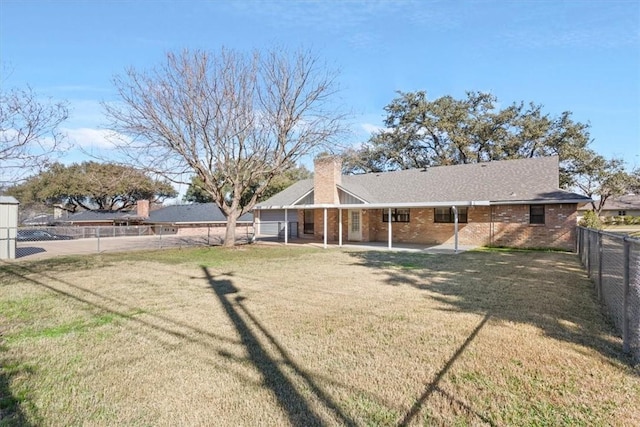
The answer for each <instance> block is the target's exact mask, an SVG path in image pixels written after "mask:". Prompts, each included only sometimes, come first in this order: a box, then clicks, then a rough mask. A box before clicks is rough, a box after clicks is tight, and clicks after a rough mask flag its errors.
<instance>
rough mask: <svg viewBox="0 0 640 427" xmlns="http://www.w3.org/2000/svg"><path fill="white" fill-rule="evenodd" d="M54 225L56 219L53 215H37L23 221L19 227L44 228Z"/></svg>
mask: <svg viewBox="0 0 640 427" xmlns="http://www.w3.org/2000/svg"><path fill="white" fill-rule="evenodd" d="M55 223H56V218H55V217H54V216H53V215H50V214H39V215H34V216H32V217H29V218H27V219H25V220H23V221H22V223H21V225H22V226H24V227H46V226H49V225H54V224H55Z"/></svg>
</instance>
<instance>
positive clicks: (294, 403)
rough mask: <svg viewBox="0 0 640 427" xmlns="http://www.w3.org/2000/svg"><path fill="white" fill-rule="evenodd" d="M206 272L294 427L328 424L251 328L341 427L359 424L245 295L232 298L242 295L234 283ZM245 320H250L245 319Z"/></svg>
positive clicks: (205, 269)
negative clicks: (252, 309) (295, 357)
mask: <svg viewBox="0 0 640 427" xmlns="http://www.w3.org/2000/svg"><path fill="white" fill-rule="evenodd" d="M203 271H204V273H205V275H206V277H207V280H208V282H209V285H210V286H211V288H212V289H213V291H214V292H215V294H216V296H217V297H218V299H219V300H220V304H221V305H222V307H223V308H224V310H225V312H226V314H227V316H228V317H229V320H231V322H232V323H233V325H234V327H235V328H236V330H237V332H238V334H239V336H240V341H241V342H242V344H243V346H244V347H245V349H246V351H247V354H248V356H249V359H250V361H251V362H252V363H253V365H254V366H255V367H256V369H258V371H260V374H261V375H262V378H263V381H264V384H265V385H266V386H267V387H268V388H269V390H270V391H271V392H272V393H273V395H274V396H275V397H276V399H277V400H278V404H279V405H280V407H281V408H282V409H283V410H284V411H285V412H286V414H287V416H288V418H289V422H291V424H292V425H294V426H322V425H325V424H326V423H325V422H324V421H323V419H322V418H321V417H320V416H319V415H318V414H316V412H315V411H314V410H313V409H312V408H311V406H310V402H309V401H308V400H307V399H306V398H305V397H304V396H303V395H302V394H301V393H300V392H299V391H298V389H297V388H296V386H295V384H294V383H293V381H292V380H291V379H289V377H288V376H287V375H286V373H285V372H284V371H283V370H282V368H281V367H280V365H279V363H278V362H276V361H275V360H274V358H273V357H271V356H270V355H269V352H268V351H267V350H266V349H265V348H264V347H263V345H262V344H261V343H260V340H259V338H258V334H256V333H255V332H254V331H253V330H252V327H251V326H253V327H255V328H257V329H258V331H259V333H260V334H261V335H262V336H263V337H265V338H266V339H267V340H268V342H269V343H270V345H271V346H273V347H274V348H275V349H276V351H277V354H278V356H279V358H281V359H282V360H284V364H285V365H287V366H288V367H289V368H291V369H293V372H294V373H295V375H296V376H297V377H298V378H299V379H301V380H302V381H303V382H304V383H305V384H306V385H307V387H309V389H310V390H311V391H312V392H313V394H314V396H315V397H316V398H317V400H318V401H319V402H320V403H321V404H323V405H324V406H325V407H326V408H328V409H329V410H330V411H331V412H332V413H333V415H334V416H335V417H336V418H337V419H338V420H339V422H340V424H341V425H347V426H355V425H356V424H355V422H354V421H353V420H351V419H349V418H348V417H347V416H346V415H345V414H344V413H343V412H342V410H341V409H340V408H339V407H338V405H337V404H336V403H335V402H333V400H332V399H331V398H330V397H329V396H328V395H327V394H326V393H325V392H324V391H323V390H322V389H321V388H320V387H319V386H318V385H317V384H316V383H315V382H314V381H313V380H312V378H311V376H310V375H309V374H308V373H307V372H305V371H304V370H302V369H301V368H300V367H299V366H298V365H297V364H296V363H295V362H294V361H293V359H292V358H291V357H290V355H289V354H288V352H287V351H286V350H285V348H284V347H283V346H282V345H281V344H280V343H279V342H278V341H277V340H276V339H275V337H274V336H273V335H272V334H271V333H270V332H269V331H268V330H267V329H266V328H265V327H264V326H263V325H262V324H261V323H260V322H259V320H258V319H257V318H256V317H255V316H254V315H253V314H252V313H251V312H250V311H249V310H248V308H247V307H246V306H245V304H244V301H245V298H244V297H242V296H235V297H233V298H232V296H233V295H234V294H237V293H238V289H237V288H236V287H235V286H234V285H233V283H232V282H231V280H229V279H228V278H220V277H218V278H216V277H214V276H213V275H212V274H211V272H210V271H209V269H207V268H206V267H203ZM226 276H229V275H226ZM245 318H246V319H248V320H245Z"/></svg>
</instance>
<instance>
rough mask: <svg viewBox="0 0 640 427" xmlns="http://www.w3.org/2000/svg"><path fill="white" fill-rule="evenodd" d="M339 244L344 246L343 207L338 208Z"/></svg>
mask: <svg viewBox="0 0 640 427" xmlns="http://www.w3.org/2000/svg"><path fill="white" fill-rule="evenodd" d="M338 246H340V247H342V209H341V208H338Z"/></svg>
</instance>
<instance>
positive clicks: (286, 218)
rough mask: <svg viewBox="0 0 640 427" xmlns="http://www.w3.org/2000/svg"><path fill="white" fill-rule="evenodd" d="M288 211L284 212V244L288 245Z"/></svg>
mask: <svg viewBox="0 0 640 427" xmlns="http://www.w3.org/2000/svg"><path fill="white" fill-rule="evenodd" d="M288 212H289V210H288V209H285V210H284V244H285V245H287V244H289V215H288Z"/></svg>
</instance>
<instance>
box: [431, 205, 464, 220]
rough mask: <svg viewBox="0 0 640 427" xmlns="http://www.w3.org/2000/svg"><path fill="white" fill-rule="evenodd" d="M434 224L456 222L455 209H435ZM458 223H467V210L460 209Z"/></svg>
mask: <svg viewBox="0 0 640 427" xmlns="http://www.w3.org/2000/svg"><path fill="white" fill-rule="evenodd" d="M433 218H434V222H442V223H453V222H455V214H454V213H453V208H435V209H434V217H433ZM458 222H459V223H466V222H467V208H464V207H461V208H458Z"/></svg>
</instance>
